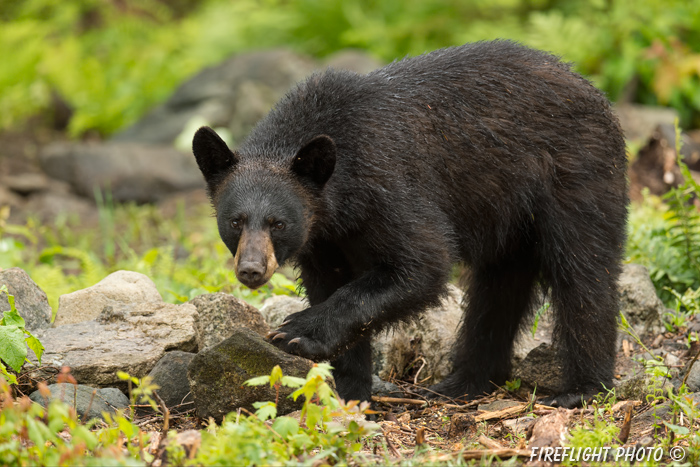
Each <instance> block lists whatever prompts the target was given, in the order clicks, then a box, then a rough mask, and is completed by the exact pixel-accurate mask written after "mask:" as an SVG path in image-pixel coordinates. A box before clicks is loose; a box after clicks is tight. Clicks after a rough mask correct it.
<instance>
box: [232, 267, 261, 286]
mask: <svg viewBox="0 0 700 467" xmlns="http://www.w3.org/2000/svg"><path fill="white" fill-rule="evenodd" d="M263 275H265V266H264V265H263V264H262V263H258V262H257V261H245V262H242V263H240V264H239V265H238V278H239V279H240V280H241V282H243V283H244V284H246V285H254V284H258V283H259V282H260V281H261V280H262V278H263Z"/></svg>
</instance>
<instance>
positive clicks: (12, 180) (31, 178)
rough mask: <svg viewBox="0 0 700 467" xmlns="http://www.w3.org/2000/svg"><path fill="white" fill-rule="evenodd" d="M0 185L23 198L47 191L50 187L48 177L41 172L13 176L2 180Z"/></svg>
mask: <svg viewBox="0 0 700 467" xmlns="http://www.w3.org/2000/svg"><path fill="white" fill-rule="evenodd" d="M0 183H1V184H2V185H5V186H6V187H7V188H9V189H10V190H12V191H14V192H15V193H19V194H20V195H22V196H27V195H29V194H31V193H35V192H40V191H46V190H48V188H49V185H50V182H49V179H48V177H47V176H46V175H45V174H43V173H41V172H22V173H17V174H12V175H11V176H6V177H3V178H2V180H0Z"/></svg>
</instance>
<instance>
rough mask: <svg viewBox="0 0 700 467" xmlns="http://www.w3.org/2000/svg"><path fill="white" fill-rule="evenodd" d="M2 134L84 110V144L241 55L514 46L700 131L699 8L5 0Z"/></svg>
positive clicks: (460, 1)
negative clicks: (57, 110)
mask: <svg viewBox="0 0 700 467" xmlns="http://www.w3.org/2000/svg"><path fill="white" fill-rule="evenodd" d="M0 5H1V6H0V50H2V51H3V52H2V60H0V127H2V128H7V127H10V126H12V125H16V124H18V123H20V122H22V121H23V120H24V119H26V118H27V117H28V116H30V115H33V114H36V113H37V112H41V111H42V110H46V109H48V108H49V107H50V104H51V101H52V95H57V96H60V97H61V98H62V99H64V100H65V101H67V103H68V104H69V105H70V106H71V107H72V108H73V109H74V110H75V113H74V114H73V116H72V118H71V120H70V125H69V130H70V134H71V135H72V136H73V137H79V136H81V135H84V134H85V133H88V132H97V133H99V134H100V135H102V136H106V135H109V134H111V133H113V132H115V131H116V130H118V129H119V128H122V127H124V126H126V125H128V124H130V123H133V122H134V121H135V120H136V119H137V118H138V117H139V116H141V115H142V114H143V113H144V112H145V111H146V110H147V109H149V108H151V107H152V106H154V105H155V104H156V103H158V102H161V101H163V100H164V99H165V98H166V97H167V96H168V95H169V93H170V92H171V91H172V90H173V89H174V88H175V87H176V86H177V85H178V84H179V83H181V82H183V81H184V80H185V79H186V78H188V77H189V76H191V75H192V74H194V73H195V72H197V71H198V70H200V69H201V68H203V67H205V66H207V65H211V64H214V63H217V62H218V61H220V60H222V59H224V58H225V57H227V56H229V55H230V54H233V53H236V52H240V51H244V50H251V49H260V48H267V47H275V46H287V47H290V48H292V49H294V50H296V51H298V52H304V53H308V54H310V55H313V56H317V57H322V56H325V55H328V54H330V53H332V52H334V51H337V50H339V49H342V48H347V47H352V48H359V49H364V50H367V51H369V52H370V53H371V54H372V55H374V56H375V57H376V58H378V59H381V60H383V61H387V62H388V61H391V60H394V59H396V58H400V57H403V56H405V55H407V54H410V55H416V54H421V53H423V52H426V51H430V50H434V49H436V48H440V47H445V46H450V45H457V44H462V43H465V42H469V41H476V40H484V39H493V38H510V39H516V40H519V41H522V42H523V43H525V44H528V45H531V46H533V47H537V48H541V49H544V50H548V51H551V52H554V53H556V54H559V55H561V56H562V57H563V58H564V59H565V60H569V61H572V62H574V63H575V64H576V68H577V70H578V71H580V72H581V73H583V74H585V75H587V76H588V77H590V78H591V79H592V80H593V81H594V82H595V84H596V85H597V86H598V87H600V88H601V89H603V90H604V91H606V92H607V93H608V95H609V97H610V98H611V99H612V100H625V101H632V102H640V103H645V104H660V105H668V106H672V107H674V108H676V109H677V110H678V111H679V112H680V115H681V123H682V125H683V126H684V127H698V126H700V81H699V80H698V77H699V75H700V1H698V0H421V1H416V2H410V1H409V2H407V1H403V0H381V1H373V0H259V1H253V0H207V1H188V0H174V1H166V0H64V1H61V2H56V1H53V0H2V1H1V2H0Z"/></svg>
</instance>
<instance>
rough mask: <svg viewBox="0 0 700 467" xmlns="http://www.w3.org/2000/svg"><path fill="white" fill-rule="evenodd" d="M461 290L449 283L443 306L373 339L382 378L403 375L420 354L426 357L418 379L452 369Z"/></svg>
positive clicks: (439, 376)
mask: <svg viewBox="0 0 700 467" xmlns="http://www.w3.org/2000/svg"><path fill="white" fill-rule="evenodd" d="M461 302H462V291H461V290H459V289H458V288H457V287H455V286H453V285H450V286H449V289H448V295H447V297H445V298H444V299H443V300H442V303H441V304H440V306H438V307H435V308H431V309H429V310H427V311H426V312H425V314H424V315H422V316H421V317H420V318H418V319H416V320H414V321H410V322H407V323H400V324H397V325H396V326H393V327H392V328H390V329H388V330H387V331H384V332H382V333H380V334H379V335H377V337H376V338H375V339H374V341H373V342H372V359H373V363H374V373H376V374H378V375H379V377H380V378H382V379H390V377H391V376H396V375H402V374H403V373H404V372H405V371H406V370H407V369H408V367H409V365H410V364H411V363H414V360H415V359H416V356H417V355H421V356H423V358H424V359H425V367H424V368H423V370H422V371H421V373H420V376H419V379H420V380H425V379H426V378H429V380H428V382H431V383H432V382H435V381H439V380H441V379H442V378H444V377H445V376H447V375H448V374H449V373H450V370H451V369H452V364H451V362H450V355H451V349H452V345H453V343H454V340H455V336H456V334H457V330H458V328H459V323H460V321H461V319H462V307H461Z"/></svg>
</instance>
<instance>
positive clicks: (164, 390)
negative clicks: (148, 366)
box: [148, 350, 196, 409]
mask: <svg viewBox="0 0 700 467" xmlns="http://www.w3.org/2000/svg"><path fill="white" fill-rule="evenodd" d="M195 355H196V354H194V353H191V352H182V351H180V350H173V351H171V352H166V353H165V355H163V358H161V359H160V360H158V363H156V366H155V367H153V369H152V370H151V372H150V373H149V374H148V376H150V377H151V378H152V380H151V381H152V383H154V384H157V385H158V386H159V388H160V389H158V390H157V392H158V395H159V396H160V398H161V399H163V402H165V405H166V407H168V408H169V409H174V408H180V407H184V408H185V409H190V408H192V396H191V395H190V382H189V380H188V379H187V368H188V366H189V364H190V362H192V359H193V358H194V356H195Z"/></svg>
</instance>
